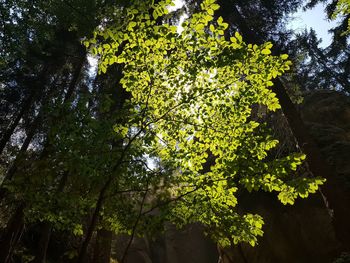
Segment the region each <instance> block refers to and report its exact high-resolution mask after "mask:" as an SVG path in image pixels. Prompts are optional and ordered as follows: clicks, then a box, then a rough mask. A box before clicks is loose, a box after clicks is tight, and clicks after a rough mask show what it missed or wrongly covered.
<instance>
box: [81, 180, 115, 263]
mask: <svg viewBox="0 0 350 263" xmlns="http://www.w3.org/2000/svg"><path fill="white" fill-rule="evenodd" d="M110 183H111V178H110V179H109V180H108V181H107V182H106V183H105V184H104V186H103V187H102V189H101V191H100V194H99V196H98V199H97V203H96V207H95V210H94V213H93V215H92V218H91V221H90V224H89V226H88V230H87V232H86V236H85V239H84V240H83V243H82V244H81V247H80V251H79V255H78V259H77V263H85V262H86V258H87V251H88V246H89V244H90V241H91V238H92V234H93V233H94V231H95V229H96V226H97V223H98V219H99V216H100V212H101V209H102V207H103V201H104V197H105V194H106V192H107V189H108V187H109V185H110Z"/></svg>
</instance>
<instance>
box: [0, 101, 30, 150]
mask: <svg viewBox="0 0 350 263" xmlns="http://www.w3.org/2000/svg"><path fill="white" fill-rule="evenodd" d="M33 97H34V94H31V95H30V96H29V97H28V98H27V99H26V100H25V101H24V103H23V105H22V108H21V110H20V111H19V112H18V114H17V117H16V118H15V119H14V120H13V121H12V122H11V123H10V125H9V127H8V128H7V129H6V131H5V132H4V134H3V136H2V137H1V141H0V154H2V151H3V150H4V148H5V146H6V144H7V142H8V141H9V140H10V138H11V135H12V134H13V132H14V131H15V129H16V127H17V125H18V123H19V121H20V120H21V119H22V117H23V115H24V114H25V113H26V112H28V111H29V108H30V106H31V104H32V100H33Z"/></svg>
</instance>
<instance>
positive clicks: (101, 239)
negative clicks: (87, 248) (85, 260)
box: [92, 229, 113, 263]
mask: <svg viewBox="0 0 350 263" xmlns="http://www.w3.org/2000/svg"><path fill="white" fill-rule="evenodd" d="M112 237H113V233H112V231H109V230H106V229H100V230H98V231H97V236H96V243H95V249H94V257H93V260H92V263H109V262H110V258H111V247H112Z"/></svg>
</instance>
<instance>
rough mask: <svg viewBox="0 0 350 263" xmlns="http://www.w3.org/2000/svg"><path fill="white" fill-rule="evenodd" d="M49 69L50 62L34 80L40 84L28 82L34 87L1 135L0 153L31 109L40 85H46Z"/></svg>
mask: <svg viewBox="0 0 350 263" xmlns="http://www.w3.org/2000/svg"><path fill="white" fill-rule="evenodd" d="M48 71H49V66H48V63H46V64H45V66H44V68H43V69H42V71H41V73H40V74H39V75H38V77H37V78H36V79H35V80H34V82H36V81H38V82H39V84H35V83H31V84H30V83H28V85H31V86H32V87H27V88H33V90H32V91H31V93H30V95H29V96H28V98H27V99H26V100H25V101H24V102H23V105H22V107H21V110H20V111H19V112H18V114H17V116H16V118H15V119H14V120H13V121H12V122H11V124H10V125H9V127H8V128H7V130H6V131H5V133H4V134H3V136H2V137H1V141H0V154H2V152H3V150H4V148H5V146H6V144H7V142H8V141H9V140H10V138H11V135H12V134H13V132H14V130H15V129H16V127H17V126H18V123H19V121H20V120H21V119H22V117H23V116H24V114H25V113H26V112H28V111H29V109H30V107H31V105H32V103H33V100H34V98H35V96H36V95H37V93H38V91H39V87H41V86H45V82H46V79H47V77H46V75H47V72H48Z"/></svg>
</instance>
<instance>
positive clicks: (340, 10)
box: [332, 0, 350, 34]
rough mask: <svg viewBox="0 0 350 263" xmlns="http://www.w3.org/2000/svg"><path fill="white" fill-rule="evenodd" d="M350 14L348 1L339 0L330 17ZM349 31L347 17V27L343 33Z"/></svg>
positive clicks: (349, 24)
mask: <svg viewBox="0 0 350 263" xmlns="http://www.w3.org/2000/svg"><path fill="white" fill-rule="evenodd" d="M349 14H350V1H349V0H339V1H338V3H337V6H336V9H335V12H334V13H333V14H332V18H333V19H335V18H336V17H338V16H341V15H342V16H346V15H349ZM349 33H350V18H348V28H347V30H346V31H345V32H343V34H349Z"/></svg>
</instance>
